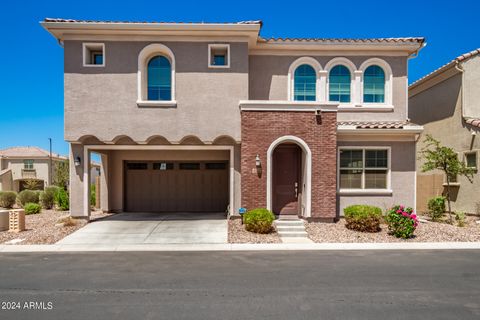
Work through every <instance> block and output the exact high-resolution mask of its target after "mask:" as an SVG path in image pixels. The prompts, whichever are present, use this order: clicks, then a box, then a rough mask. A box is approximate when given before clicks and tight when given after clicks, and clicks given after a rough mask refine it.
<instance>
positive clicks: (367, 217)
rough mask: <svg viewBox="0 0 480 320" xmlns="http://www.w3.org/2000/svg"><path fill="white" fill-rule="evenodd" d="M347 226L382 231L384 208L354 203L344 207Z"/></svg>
mask: <svg viewBox="0 0 480 320" xmlns="http://www.w3.org/2000/svg"><path fill="white" fill-rule="evenodd" d="M343 214H344V216H345V222H346V223H345V226H346V227H347V228H348V229H351V230H355V231H361V232H378V231H380V220H381V219H382V209H380V208H378V207H374V206H367V205H353V206H349V207H346V208H345V209H343Z"/></svg>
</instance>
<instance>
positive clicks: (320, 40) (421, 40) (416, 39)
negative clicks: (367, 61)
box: [261, 37, 425, 44]
mask: <svg viewBox="0 0 480 320" xmlns="http://www.w3.org/2000/svg"><path fill="white" fill-rule="evenodd" d="M261 40H263V41H264V42H266V43H272V42H283V43H284V42H314V43H332V42H334V43H357V44H372V43H412V42H413V43H419V44H422V43H424V42H425V38H422V37H407V38H363V39H362V38H360V39H356V38H261Z"/></svg>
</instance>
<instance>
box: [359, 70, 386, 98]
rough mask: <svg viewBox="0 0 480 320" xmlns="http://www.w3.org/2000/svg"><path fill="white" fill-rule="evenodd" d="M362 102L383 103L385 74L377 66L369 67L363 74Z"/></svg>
mask: <svg viewBox="0 0 480 320" xmlns="http://www.w3.org/2000/svg"><path fill="white" fill-rule="evenodd" d="M363 102H367V103H384V102H385V72H384V71H383V69H382V68H380V67H379V66H376V65H373V66H370V67H368V68H367V69H366V70H365V72H364V75H363Z"/></svg>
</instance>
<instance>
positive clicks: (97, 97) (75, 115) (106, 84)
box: [65, 41, 248, 142]
mask: <svg viewBox="0 0 480 320" xmlns="http://www.w3.org/2000/svg"><path fill="white" fill-rule="evenodd" d="M148 44H150V42H140V41H135V42H108V41H107V42H105V61H106V66H105V67H103V68H102V67H83V66H82V42H81V41H65V139H66V140H71V141H74V140H78V139H79V138H80V137H82V136H85V135H94V136H96V137H97V138H99V139H100V140H106V141H111V140H113V139H114V138H115V137H116V136H119V135H127V136H129V137H131V138H132V139H133V140H135V141H145V140H147V139H148V138H149V137H151V136H152V135H162V136H164V137H165V138H167V139H168V140H169V141H170V142H179V141H180V140H181V139H182V138H183V137H185V136H188V135H195V136H197V137H199V138H200V139H201V140H202V141H206V142H209V141H213V140H214V139H215V138H216V137H218V136H221V135H229V136H231V137H233V138H234V139H235V140H237V141H239V140H240V112H239V110H238V101H239V100H245V99H248V50H247V44H246V43H230V50H231V53H230V60H231V63H230V65H231V67H230V68H229V69H211V68H208V63H207V62H208V43H207V42H205V43H204V42H162V44H164V45H166V46H167V47H169V48H170V49H171V50H172V51H173V54H174V56H175V60H176V63H175V65H176V86H175V91H176V100H177V106H176V107H175V108H166V107H138V106H137V104H136V101H137V70H138V55H139V52H140V51H141V50H142V49H143V48H144V47H145V46H147V45H148ZM212 119H215V125H212Z"/></svg>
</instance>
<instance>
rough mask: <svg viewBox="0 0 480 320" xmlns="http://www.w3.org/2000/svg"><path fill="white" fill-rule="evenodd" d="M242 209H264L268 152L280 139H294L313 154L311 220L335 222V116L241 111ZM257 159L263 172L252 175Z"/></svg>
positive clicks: (310, 113)
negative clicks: (258, 158)
mask: <svg viewBox="0 0 480 320" xmlns="http://www.w3.org/2000/svg"><path fill="white" fill-rule="evenodd" d="M241 119H242V146H241V171H242V206H243V207H246V208H247V209H251V208H256V207H266V205H267V196H266V193H267V172H266V166H267V150H268V148H269V146H270V145H271V144H272V142H273V141H275V140H276V139H278V138H279V137H282V136H286V135H292V136H296V137H298V138H300V139H302V140H303V141H305V143H306V144H307V145H308V146H309V148H310V150H311V152H312V186H311V190H312V195H311V201H312V212H311V213H312V215H311V218H312V219H313V220H322V221H334V220H335V219H336V206H337V192H336V191H337V186H336V182H337V151H336V150H337V114H336V112H323V113H322V114H321V116H316V115H315V113H314V112H307V111H305V112H299V111H295V112H288V111H245V110H242V115H241ZM257 154H258V155H259V156H260V160H261V162H262V172H261V175H258V174H257V172H255V156H256V155H257Z"/></svg>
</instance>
